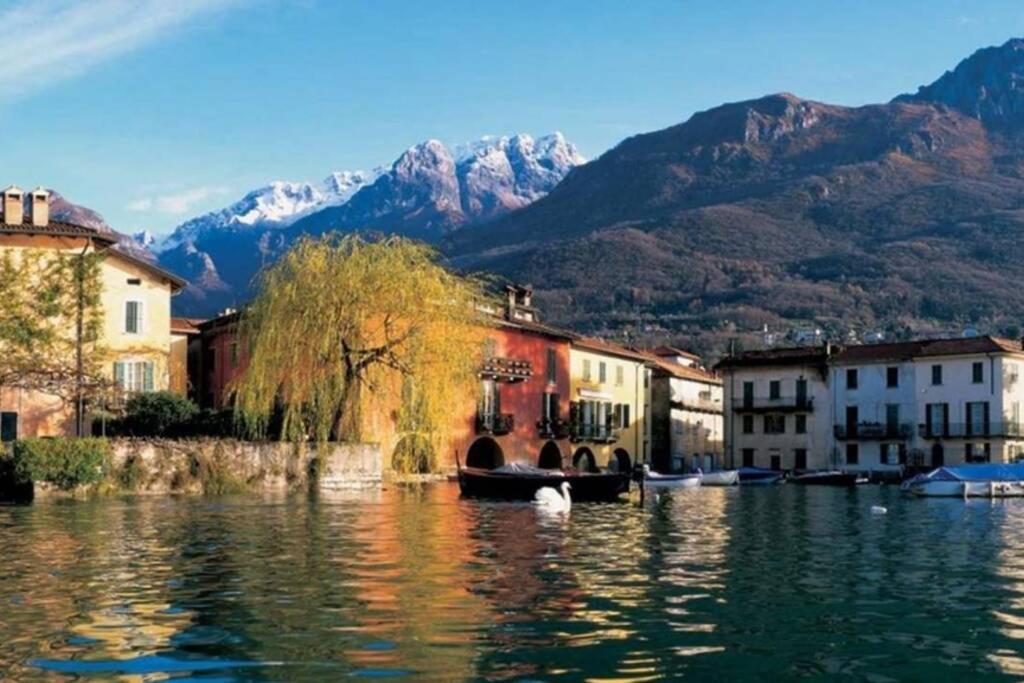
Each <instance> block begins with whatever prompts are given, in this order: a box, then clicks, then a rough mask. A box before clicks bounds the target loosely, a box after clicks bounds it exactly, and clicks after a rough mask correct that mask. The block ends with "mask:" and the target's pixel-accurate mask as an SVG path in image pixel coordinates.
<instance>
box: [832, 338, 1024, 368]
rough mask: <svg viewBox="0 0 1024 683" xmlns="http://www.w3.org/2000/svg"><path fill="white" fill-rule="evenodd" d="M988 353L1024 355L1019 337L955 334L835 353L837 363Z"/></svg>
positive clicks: (858, 347) (874, 345) (849, 348)
mask: <svg viewBox="0 0 1024 683" xmlns="http://www.w3.org/2000/svg"><path fill="white" fill-rule="evenodd" d="M988 353H1015V354H1024V347H1022V346H1021V340H1019V339H1004V338H1002V337H992V336H983V337H954V338H951V339H920V340H917V341H909V342H894V343H889V344H864V345H862V346H846V347H843V348H842V349H840V350H839V351H838V352H837V353H836V354H835V356H834V358H833V360H834V361H835V362H836V363H873V362H882V361H901V360H911V359H913V358H928V357H933V356H962V355H975V354H988Z"/></svg>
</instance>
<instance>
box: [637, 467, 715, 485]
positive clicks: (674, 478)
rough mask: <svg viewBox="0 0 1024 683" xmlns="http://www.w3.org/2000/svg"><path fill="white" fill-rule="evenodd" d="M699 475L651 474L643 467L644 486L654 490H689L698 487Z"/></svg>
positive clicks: (648, 469)
mask: <svg viewBox="0 0 1024 683" xmlns="http://www.w3.org/2000/svg"><path fill="white" fill-rule="evenodd" d="M700 479H701V477H700V475H699V474H697V473H692V474H660V473H658V472H652V471H651V470H650V468H648V467H647V466H646V465H644V486H646V487H648V488H655V489H690V488H696V487H698V486H700V483H701V482H700Z"/></svg>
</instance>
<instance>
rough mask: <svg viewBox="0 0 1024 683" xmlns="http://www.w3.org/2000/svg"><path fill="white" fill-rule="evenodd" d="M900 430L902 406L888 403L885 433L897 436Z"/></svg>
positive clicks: (886, 406)
mask: <svg viewBox="0 0 1024 683" xmlns="http://www.w3.org/2000/svg"><path fill="white" fill-rule="evenodd" d="M899 429H900V405H899V404H898V403H887V404H886V405H885V431H886V433H887V434H891V435H893V436H895V435H896V434H897V433H899Z"/></svg>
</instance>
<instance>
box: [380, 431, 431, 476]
mask: <svg viewBox="0 0 1024 683" xmlns="http://www.w3.org/2000/svg"><path fill="white" fill-rule="evenodd" d="M435 462H436V457H435V453H434V446H433V444H431V443H430V440H429V439H427V438H426V437H425V436H423V435H421V434H410V435H409V436H405V437H402V439H401V440H400V441H399V442H398V444H397V445H396V446H395V451H394V453H392V454H391V467H392V469H394V470H395V471H396V472H401V473H403V474H426V473H427V472H432V471H433V470H434V463H435Z"/></svg>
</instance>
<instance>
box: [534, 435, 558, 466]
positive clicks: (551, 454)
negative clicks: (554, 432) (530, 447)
mask: <svg viewBox="0 0 1024 683" xmlns="http://www.w3.org/2000/svg"><path fill="white" fill-rule="evenodd" d="M537 467H540V468H541V469H545V470H560V469H562V451H560V450H559V449H558V444H556V443H555V442H554V441H548V442H547V443H546V444H544V447H543V448H541V449H540V459H539V460H537Z"/></svg>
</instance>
